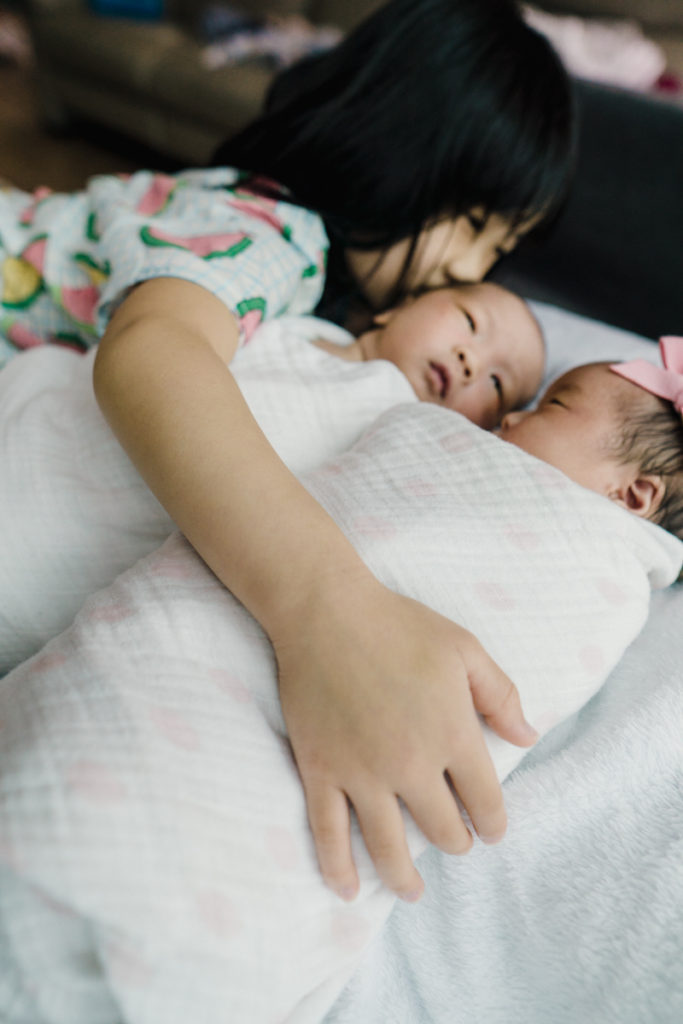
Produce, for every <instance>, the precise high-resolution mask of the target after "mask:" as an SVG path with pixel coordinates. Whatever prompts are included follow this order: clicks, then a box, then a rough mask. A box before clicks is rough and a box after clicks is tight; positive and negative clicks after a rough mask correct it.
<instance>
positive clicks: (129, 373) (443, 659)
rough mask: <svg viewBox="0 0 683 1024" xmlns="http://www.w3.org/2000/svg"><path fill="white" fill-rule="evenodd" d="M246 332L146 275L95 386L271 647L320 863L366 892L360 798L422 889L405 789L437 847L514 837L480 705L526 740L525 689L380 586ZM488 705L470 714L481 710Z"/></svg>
mask: <svg viewBox="0 0 683 1024" xmlns="http://www.w3.org/2000/svg"><path fill="white" fill-rule="evenodd" d="M237 338H238V329H237V322H236V320H235V318H234V317H233V316H232V315H231V314H230V312H229V311H228V310H227V308H226V307H225V306H224V305H223V303H221V302H220V301H219V300H218V299H216V298H215V297H214V296H213V295H211V294H210V293H209V292H208V291H206V290H205V289H203V288H201V287H200V286H198V285H195V284H192V283H189V282H186V281H181V280H178V279H171V278H161V279H157V280H153V281H149V282H146V283H144V284H141V285H139V286H138V287H137V288H136V289H135V290H134V291H133V292H132V293H131V295H130V296H129V297H128V298H127V299H126V300H125V301H124V302H123V303H122V305H121V307H120V308H119V310H118V311H117V313H116V314H115V315H114V317H113V318H112V321H111V323H110V326H109V327H108V329H107V331H106V333H105V335H104V337H103V339H102V341H101V343H100V346H99V351H98V354H97V359H96V363H95V391H96V395H97V399H98V401H99V403H100V405H101V407H102V410H103V412H104V414H105V416H106V417H107V419H108V421H109V423H110V425H111V426H112V429H113V430H114V431H115V433H116V434H117V436H118V438H119V440H120V441H121V443H122V445H123V447H124V448H125V449H126V451H127V452H128V453H129V455H130V457H131V458H132V460H133V461H134V463H135V464H136V466H137V468H138V470H139V471H140V473H141V474H142V476H143V477H144V478H145V480H146V481H147V482H148V484H149V486H150V487H151V489H152V490H153V491H154V493H155V494H156V495H157V497H158V498H159V500H160V501H161V502H162V504H163V505H164V506H165V507H166V509H167V510H168V511H169V513H170V514H171V516H172V517H173V518H174V520H175V522H176V523H177V524H178V526H179V527H180V529H181V530H182V531H183V533H185V535H186V536H187V537H188V539H189V540H190V542H191V543H192V544H193V545H194V547H195V548H196V550H197V551H198V552H199V554H200V555H201V556H202V558H204V560H205V561H206V562H207V564H208V565H209V566H210V567H211V569H212V570H213V571H214V572H215V573H216V575H217V576H218V577H219V579H221V580H222V582H223V583H224V584H225V585H226V586H227V587H228V588H229V589H230V590H231V591H232V592H233V593H234V594H235V595H236V596H237V597H238V598H239V599H240V600H241V601H242V602H243V604H244V605H245V606H246V607H247V608H248V609H249V611H250V612H251V613H252V614H253V615H254V616H255V618H256V619H257V620H258V621H259V622H260V623H261V625H262V626H263V628H264V629H265V631H266V632H267V634H268V636H269V637H270V640H271V642H272V643H273V646H274V649H275V654H276V657H277V663H278V676H279V686H280V695H281V700H282V706H283V711H284V715H285V719H286V722H287V727H288V730H289V734H290V738H291V742H292V746H293V749H294V753H295V756H296V759H297V764H298V767H299V770H300V773H301V777H302V781H303V785H304V788H305V793H306V799H307V803H308V811H309V818H310V823H311V828H312V830H313V834H314V838H315V843H316V848H317V852H318V858H319V861H320V866H321V870H322V873H323V875H324V877H325V879H326V881H327V883H328V884H329V885H330V886H331V887H332V888H334V889H335V890H336V891H337V892H339V893H340V895H342V896H344V897H348V898H350V897H352V896H353V895H354V894H355V892H356V890H357V886H358V878H357V874H356V870H355V867H354V864H353V860H352V856H351V848H350V833H349V803H351V804H352V805H353V807H354V808H355V810H356V813H357V815H358V819H359V822H360V826H361V829H362V831H363V836H364V839H365V842H366V844H367V846H368V849H369V852H370V854H371V856H372V858H373V860H374V862H375V864H376V866H377V869H378V871H379V874H380V876H381V877H382V878H383V880H384V881H385V882H386V884H387V885H389V886H390V887H391V888H392V889H393V890H395V891H396V892H397V893H398V894H399V895H401V896H404V897H407V898H417V896H418V895H419V894H420V892H421V889H422V882H421V879H420V876H419V875H418V873H417V871H416V869H415V867H414V865H413V863H412V861H411V858H410V855H409V853H408V849H407V845H406V841H405V835H404V829H403V823H402V819H401V813H400V807H399V801H398V797H401V798H402V799H403V801H404V802H405V803H406V805H407V806H408V808H409V810H410V812H411V813H412V815H413V817H414V818H415V819H416V821H417V823H418V825H419V826H420V827H421V828H422V830H423V832H424V833H425V835H426V836H427V838H428V839H430V840H431V841H432V842H434V843H435V844H436V845H437V846H439V847H441V849H443V850H446V851H448V852H453V853H458V852H464V851H465V850H467V849H468V848H469V846H470V844H471V837H470V835H469V833H468V831H467V829H466V827H465V825H464V822H463V820H462V818H461V816H460V813H459V811H458V808H457V804H456V801H455V800H454V799H453V796H452V793H451V790H450V788H449V785H448V783H447V781H446V778H445V775H444V772H446V771H447V772H448V774H449V776H450V779H451V781H452V783H453V786H454V787H455V789H456V791H457V792H458V794H459V796H460V798H461V800H462V802H463V804H464V805H465V807H466V808H467V810H468V812H469V814H470V817H471V819H472V822H473V824H474V826H475V828H476V830H477V832H478V833H479V834H480V836H481V837H482V838H485V839H488V840H496V839H499V838H500V837H501V836H502V834H503V832H504V831H505V824H506V819H505V810H504V807H503V802H502V795H501V791H500V786H499V784H498V782H497V779H496V776H495V773H494V770H493V766H492V763H491V760H490V758H489V756H488V752H487V750H486V746H485V744H484V740H483V735H482V730H481V728H480V725H479V722H478V719H477V715H476V710H478V711H479V712H480V713H481V714H482V715H483V716H484V717H485V718H486V720H487V721H488V723H489V724H490V725H491V726H492V727H493V728H494V729H495V730H496V731H497V732H498V733H500V735H501V736H504V737H505V738H506V739H508V740H510V741H512V742H514V743H518V744H519V745H522V746H526V745H528V744H529V743H531V742H533V740H534V738H535V736H534V734H533V731H532V730H530V727H529V726H527V725H526V723H525V721H524V719H523V716H522V713H521V708H520V703H519V698H518V694H517V691H516V689H515V688H514V686H513V685H512V683H511V682H510V680H509V679H507V677H506V676H505V675H503V673H502V672H501V671H500V670H499V669H498V668H497V666H496V665H495V664H494V663H493V662H492V661H491V660H490V658H489V657H488V656H487V655H486V653H485V652H484V651H483V650H482V648H481V647H480V645H479V644H478V642H477V641H476V640H475V638H474V637H473V636H471V634H469V633H467V632H466V631H465V630H463V629H461V628H459V627H458V626H456V625H454V624H453V623H451V622H449V621H448V620H447V619H445V618H443V617H442V616H440V615H437V614H436V613H434V612H432V611H430V610H428V609H427V608H425V607H424V606H422V605H419V604H417V603H416V602H414V601H410V600H409V599H407V598H403V597H400V596H399V595H397V594H394V593H393V592H392V591H390V590H388V589H387V588H385V587H384V586H382V585H381V584H380V583H379V582H378V581H377V580H376V579H375V578H374V576H373V575H372V574H371V573H370V572H369V570H368V569H367V568H366V567H365V565H364V564H363V562H362V561H361V559H360V558H359V556H358V555H357V554H356V552H355V550H354V549H353V547H352V546H351V545H350V543H349V542H348V541H347V540H346V538H345V537H344V536H343V534H342V533H341V531H340V530H339V529H338V527H337V526H336V524H335V523H334V522H333V520H332V519H331V518H330V517H329V516H328V515H327V513H326V512H324V510H323V509H322V508H321V507H320V506H319V505H318V504H317V502H315V500H314V499H313V498H312V497H311V496H310V495H309V494H308V492H307V491H306V490H305V489H304V488H303V487H302V486H301V485H300V484H299V482H298V481H297V480H296V479H295V477H294V476H293V475H292V474H291V473H290V472H289V470H288V469H287V468H286V467H285V466H284V464H283V463H282V462H281V461H280V459H279V458H278V457H277V455H276V454H275V452H274V451H273V449H272V448H271V447H270V445H269V443H268V442H267V440H266V438H265V437H264V435H263V434H262V433H261V431H260V429H259V427H258V426H257V424H256V422H255V421H254V419H253V418H252V416H251V413H250V412H249V409H248V408H247V406H246V403H245V402H244V399H243V398H242V395H241V393H240V391H239V389H238V387H237V385H236V383H235V380H234V378H233V376H232V374H231V373H230V371H229V369H228V365H227V364H228V363H229V362H230V360H231V358H232V356H233V354H234V352H235V350H236V347H237ZM475 709H476V710H475Z"/></svg>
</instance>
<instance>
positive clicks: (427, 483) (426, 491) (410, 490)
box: [403, 477, 439, 498]
mask: <svg viewBox="0 0 683 1024" xmlns="http://www.w3.org/2000/svg"><path fill="white" fill-rule="evenodd" d="M403 490H404V491H405V492H406V494H412V495H414V497H416V498H434V497H436V495H437V494H438V493H439V488H438V487H436V486H435V485H434V484H433V483H432V481H431V480H424V479H421V478H420V477H415V479H413V480H406V481H405V483H404V484H403Z"/></svg>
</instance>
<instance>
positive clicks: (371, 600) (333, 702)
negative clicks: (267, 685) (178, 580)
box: [274, 574, 537, 900]
mask: <svg viewBox="0 0 683 1024" xmlns="http://www.w3.org/2000/svg"><path fill="white" fill-rule="evenodd" d="M297 619H298V629H296V630H293V631H291V635H289V636H288V637H286V638H278V637H277V636H276V637H275V640H274V645H275V651H276V655H277V659H278V666H279V678H280V695H281V699H282V706H283V710H284V715H285V719H286V722H287V727H288V730H289V735H290V739H291V742H292V746H293V748H294V754H295V757H296V760H297V764H298V767H299V772H300V774H301V778H302V781H303V784H304V788H305V792H306V800H307V803H308V814H309V820H310V824H311V828H312V830H313V835H314V839H315V844H316V848H317V853H318V860H319V863H320V868H321V871H322V874H323V876H324V878H325V881H326V882H327V884H328V885H329V886H330V887H331V888H332V889H334V890H335V891H336V892H337V893H338V894H339V895H340V896H341V897H342V898H344V899H352V898H353V896H355V894H356V892H357V889H358V875H357V872H356V868H355V865H354V863H353V858H352V854H351V845H350V820H349V804H351V805H352V806H353V807H354V809H355V812H356V815H357V817H358V820H359V823H360V827H361V830H362V833H363V837H364V839H365V842H366V844H367V847H368V850H369V852H370V855H371V857H372V859H373V861H374V863H375V866H376V868H377V871H378V873H379V875H380V877H381V878H382V880H383V881H384V882H385V883H386V885H387V886H389V888H391V889H392V890H394V891H395V892H396V893H397V894H398V895H399V896H401V897H402V898H403V899H407V900H416V899H419V897H420V895H421V894H422V889H423V883H422V879H421V878H420V875H419V874H418V872H417V870H416V869H415V866H414V864H413V862H412V860H411V856H410V853H409V851H408V847H407V843H406V838H405V832H404V827H403V821H402V817H401V811H400V807H399V797H400V799H401V800H402V801H403V802H404V803H405V804H406V806H407V808H408V810H409V811H410V813H411V814H412V816H413V817H414V819H415V821H416V822H417V824H418V825H419V827H420V828H421V829H422V831H423V832H424V834H425V836H426V837H427V838H428V839H429V840H430V841H431V842H432V843H434V844H435V845H436V846H438V847H439V848H440V849H442V850H444V851H445V852H447V853H465V852H466V851H467V850H469V848H470V846H471V845H472V836H471V834H470V832H469V831H468V829H467V827H466V825H465V823H464V821H463V819H462V817H461V815H460V812H459V810H458V804H457V802H456V800H455V798H454V796H453V792H452V790H451V787H450V785H449V781H450V783H451V784H452V787H453V788H454V789H455V791H456V793H457V794H458V797H459V798H460V800H461V801H462V803H463V805H464V807H465V808H466V810H467V812H468V814H469V816H470V818H471V821H472V823H473V825H474V827H475V829H476V831H477V833H478V835H479V836H480V837H481V838H482V839H483V840H484V841H485V842H496V841H498V840H499V839H501V838H502V836H503V834H504V832H505V828H506V814H505V808H504V806H503V799H502V794H501V789H500V785H499V783H498V780H497V778H496V774H495V771H494V768H493V764H492V762H491V759H490V757H489V754H488V751H487V748H486V745H485V742H484V737H483V732H482V729H481V726H480V723H479V720H478V718H477V714H476V712H477V711H478V712H480V713H481V715H483V717H484V719H485V720H486V722H487V723H488V725H489V726H491V728H493V729H494V730H495V731H496V732H497V733H499V735H501V736H502V737H504V738H505V739H507V740H509V741H510V742H512V743H516V744H517V745H519V746H529V745H531V744H532V743H533V742H534V741H535V740H536V738H537V736H536V733H535V732H534V730H533V729H532V728H531V726H529V725H528V724H527V723H526V722H525V720H524V717H523V715H522V710H521V706H520V701H519V696H518V693H517V690H516V688H515V687H514V686H513V684H512V683H511V682H510V680H509V679H508V678H507V676H505V675H504V673H503V672H502V671H501V670H500V669H499V668H498V667H497V666H496V665H495V664H494V662H493V661H492V660H491V659H490V658H489V656H488V655H487V654H486V652H485V651H484V650H483V648H482V647H481V645H480V644H479V642H478V641H477V640H476V639H475V637H474V636H472V634H471V633H468V632H467V631H466V630H464V629H461V628H460V627H459V626H457V625H455V624H454V623H452V622H450V621H449V620H448V619H445V618H443V617H442V616H441V615H438V614H437V613H435V612H433V611H431V610H430V609H428V608H426V607H424V606H423V605H421V604H418V603H416V602H415V601H412V600H410V599H408V598H405V597H400V596H399V595H397V594H395V593H393V592H392V591H389V590H387V589H386V588H385V587H383V586H382V585H381V584H379V583H377V582H376V580H374V578H372V577H371V576H369V574H368V575H367V576H361V577H360V578H358V579H356V580H355V581H353V582H351V581H348V580H347V581H346V582H345V584H344V586H343V587H339V586H335V587H334V588H333V587H328V588H327V594H326V595H325V594H323V595H322V596H321V595H320V594H317V595H316V599H315V601H314V602H311V604H310V606H309V607H307V608H305V609H300V611H299V613H298V615H297Z"/></svg>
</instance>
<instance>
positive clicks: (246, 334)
mask: <svg viewBox="0 0 683 1024" xmlns="http://www.w3.org/2000/svg"><path fill="white" fill-rule="evenodd" d="M265 313H266V300H265V299H264V298H262V297H261V296H255V297H254V298H253V299H244V300H243V301H242V302H238V304H237V315H238V316H239V318H240V333H241V334H242V337H243V339H244V344H245V345H246V343H247V342H248V341H249V340H250V339H251V336H252V334H253V333H254V331H255V330H256V328H257V327H258V325H259V324H260V323H261V321H262V320H263V318H264V316H265Z"/></svg>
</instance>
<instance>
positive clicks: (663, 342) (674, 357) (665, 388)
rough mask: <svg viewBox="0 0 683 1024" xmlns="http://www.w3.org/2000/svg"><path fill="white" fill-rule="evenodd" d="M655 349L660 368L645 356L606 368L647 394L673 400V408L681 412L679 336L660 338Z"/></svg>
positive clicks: (682, 340) (682, 377) (681, 349)
mask: <svg viewBox="0 0 683 1024" xmlns="http://www.w3.org/2000/svg"><path fill="white" fill-rule="evenodd" d="M659 351H660V354H661V357H662V362H663V363H664V369H662V367H661V366H653V364H652V363H648V362H647V360H645V359H632V360H631V362H629V363H612V364H611V365H610V370H614V372H615V373H618V374H619V376H620V377H625V378H626V380H630V381H632V382H633V383H634V384H637V385H638V386H639V387H641V388H645V390H646V391H649V392H650V394H652V395H659V397H660V398H666V399H667V401H669V402H673V404H674V408H675V409H676V411H677V412H679V413H681V415H683V338H675V337H673V336H671V335H670V336H669V337H667V338H660V339H659Z"/></svg>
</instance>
